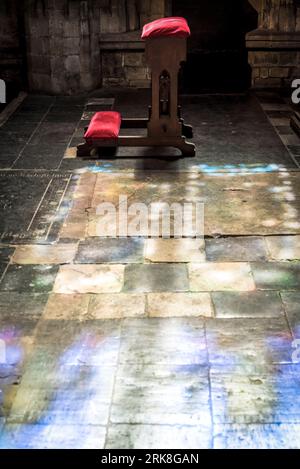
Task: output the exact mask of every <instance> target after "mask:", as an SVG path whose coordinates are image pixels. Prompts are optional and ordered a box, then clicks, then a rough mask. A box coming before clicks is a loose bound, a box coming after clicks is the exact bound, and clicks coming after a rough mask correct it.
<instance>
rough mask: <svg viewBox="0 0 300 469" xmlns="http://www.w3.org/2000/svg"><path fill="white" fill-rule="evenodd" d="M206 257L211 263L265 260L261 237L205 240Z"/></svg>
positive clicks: (264, 248)
mask: <svg viewBox="0 0 300 469" xmlns="http://www.w3.org/2000/svg"><path fill="white" fill-rule="evenodd" d="M205 246H206V257H207V260H208V261H212V262H245V261H263V260H266V258H267V253H266V247H265V244H264V240H263V238H262V237H256V236H254V237H229V238H220V239H207V240H206V241H205Z"/></svg>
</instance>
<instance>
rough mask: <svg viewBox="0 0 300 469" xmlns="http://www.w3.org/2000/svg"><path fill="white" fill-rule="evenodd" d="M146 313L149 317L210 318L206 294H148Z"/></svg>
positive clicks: (210, 309)
mask: <svg viewBox="0 0 300 469" xmlns="http://www.w3.org/2000/svg"><path fill="white" fill-rule="evenodd" d="M147 312H148V315H149V316H150V317H162V318H163V317H190V316H194V317H201V316H205V317H211V316H213V309H212V303H211V299H210V295H209V294H208V293H149V294H148V295H147Z"/></svg>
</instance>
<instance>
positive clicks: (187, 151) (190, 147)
mask: <svg viewBox="0 0 300 469" xmlns="http://www.w3.org/2000/svg"><path fill="white" fill-rule="evenodd" d="M176 148H178V149H179V150H180V151H181V153H182V156H190V157H192V156H195V155H196V147H195V145H194V144H193V143H191V142H187V141H186V140H185V139H182V141H181V142H180V144H177V146H176Z"/></svg>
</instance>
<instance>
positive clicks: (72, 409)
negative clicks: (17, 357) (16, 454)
mask: <svg viewBox="0 0 300 469" xmlns="http://www.w3.org/2000/svg"><path fill="white" fill-rule="evenodd" d="M115 372H116V369H115V368H114V367H101V366H82V365H81V366H60V362H58V363H57V364H56V367H55V368H54V367H53V365H52V364H51V367H50V368H48V367H46V366H45V367H44V368H42V367H41V366H40V365H39V366H38V368H37V369H35V368H34V367H33V366H29V367H28V368H27V370H26V371H25V373H24V375H23V377H22V381H21V384H20V386H19V388H18V392H17V394H16V397H15V399H14V402H13V405H12V407H11V410H10V413H9V416H8V418H7V421H8V422H9V423H19V422H23V423H39V424H62V425H63V424H64V423H66V422H67V423H68V424H78V425H82V424H83V425H106V424H107V421H108V415H109V407H110V402H111V397H112V390H113V383H114V377H115Z"/></svg>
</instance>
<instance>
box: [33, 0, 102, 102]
mask: <svg viewBox="0 0 300 469" xmlns="http://www.w3.org/2000/svg"><path fill="white" fill-rule="evenodd" d="M99 13H100V1H92V0H85V1H81V0H72V1H71V0H40V1H36V0H34V1H32V0H29V1H27V2H26V38H27V48H28V49H27V59H28V79H29V86H30V89H32V90H34V91H42V92H46V93H53V94H66V95H68V94H74V93H80V92H85V91H89V90H92V89H95V88H96V87H97V86H99V85H100V82H101V73H100V50H99V22H100V19H99Z"/></svg>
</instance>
